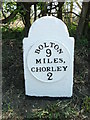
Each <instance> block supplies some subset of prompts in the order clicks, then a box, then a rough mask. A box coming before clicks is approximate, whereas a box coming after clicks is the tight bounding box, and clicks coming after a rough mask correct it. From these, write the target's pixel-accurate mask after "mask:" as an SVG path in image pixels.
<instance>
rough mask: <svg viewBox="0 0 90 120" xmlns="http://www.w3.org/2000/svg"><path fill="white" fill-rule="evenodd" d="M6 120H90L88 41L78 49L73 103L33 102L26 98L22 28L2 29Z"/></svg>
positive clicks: (39, 100) (55, 100) (76, 49)
mask: <svg viewBox="0 0 90 120" xmlns="http://www.w3.org/2000/svg"><path fill="white" fill-rule="evenodd" d="M2 33H3V34H2V37H3V40H2V44H3V45H2V50H3V51H2V61H3V63H2V66H3V68H2V69H3V75H2V77H3V80H2V83H3V85H2V89H3V95H2V101H3V104H2V112H3V117H2V120H7V119H11V120H14V119H17V120H24V119H25V120H29V119H30V120H31V119H33V120H35V119H36V120H37V119H38V120H52V119H55V120H89V118H90V97H89V96H90V93H89V81H88V59H87V57H88V48H87V46H88V41H87V39H86V38H83V39H82V40H80V41H78V42H77V44H76V47H75V68H74V88H73V96H72V98H71V99H64V98H62V99H61V98H57V99H52V98H50V99H48V98H47V99H46V98H32V97H29V98H28V99H27V98H26V96H25V90H24V73H23V49H22V40H23V38H24V30H23V29H22V28H17V29H9V28H8V27H7V26H4V27H3V28H2Z"/></svg>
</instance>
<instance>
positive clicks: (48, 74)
mask: <svg viewBox="0 0 90 120" xmlns="http://www.w3.org/2000/svg"><path fill="white" fill-rule="evenodd" d="M52 75H53V74H52V73H51V72H49V73H47V76H48V80H52V79H53V78H51V77H52Z"/></svg>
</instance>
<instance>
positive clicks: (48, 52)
mask: <svg viewBox="0 0 90 120" xmlns="http://www.w3.org/2000/svg"><path fill="white" fill-rule="evenodd" d="M46 53H47V54H46V56H47V57H50V56H51V55H52V52H51V50H50V49H46Z"/></svg>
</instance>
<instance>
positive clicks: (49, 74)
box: [27, 40, 70, 82]
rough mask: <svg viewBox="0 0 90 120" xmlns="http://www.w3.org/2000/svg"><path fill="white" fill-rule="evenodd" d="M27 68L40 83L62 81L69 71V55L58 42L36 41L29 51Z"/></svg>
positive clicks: (64, 47)
mask: <svg viewBox="0 0 90 120" xmlns="http://www.w3.org/2000/svg"><path fill="white" fill-rule="evenodd" d="M27 67H28V69H29V71H30V73H31V74H32V75H33V76H34V77H35V78H36V79H37V80H40V81H41V82H56V81H59V80H63V77H65V76H66V74H67V73H68V71H69V69H70V53H69V51H68V49H67V48H66V46H64V45H63V44H62V43H60V42H57V41H54V40H48V41H47V40H44V41H38V42H36V43H35V44H34V45H33V46H32V47H31V49H29V52H28V55H27Z"/></svg>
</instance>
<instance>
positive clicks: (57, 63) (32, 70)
mask: <svg viewBox="0 0 90 120" xmlns="http://www.w3.org/2000/svg"><path fill="white" fill-rule="evenodd" d="M23 50H24V51H23V57H24V77H25V94H26V95H28V96H42V97H43V96H49V97H71V96H72V91H73V61H74V38H73V37H69V33H68V30H67V27H66V25H65V24H64V23H63V22H62V21H61V20H60V19H58V18H55V17H51V16H45V17H42V18H40V19H38V20H36V21H35V22H34V23H33V25H32V26H31V28H30V31H29V35H28V38H24V40H23Z"/></svg>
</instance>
